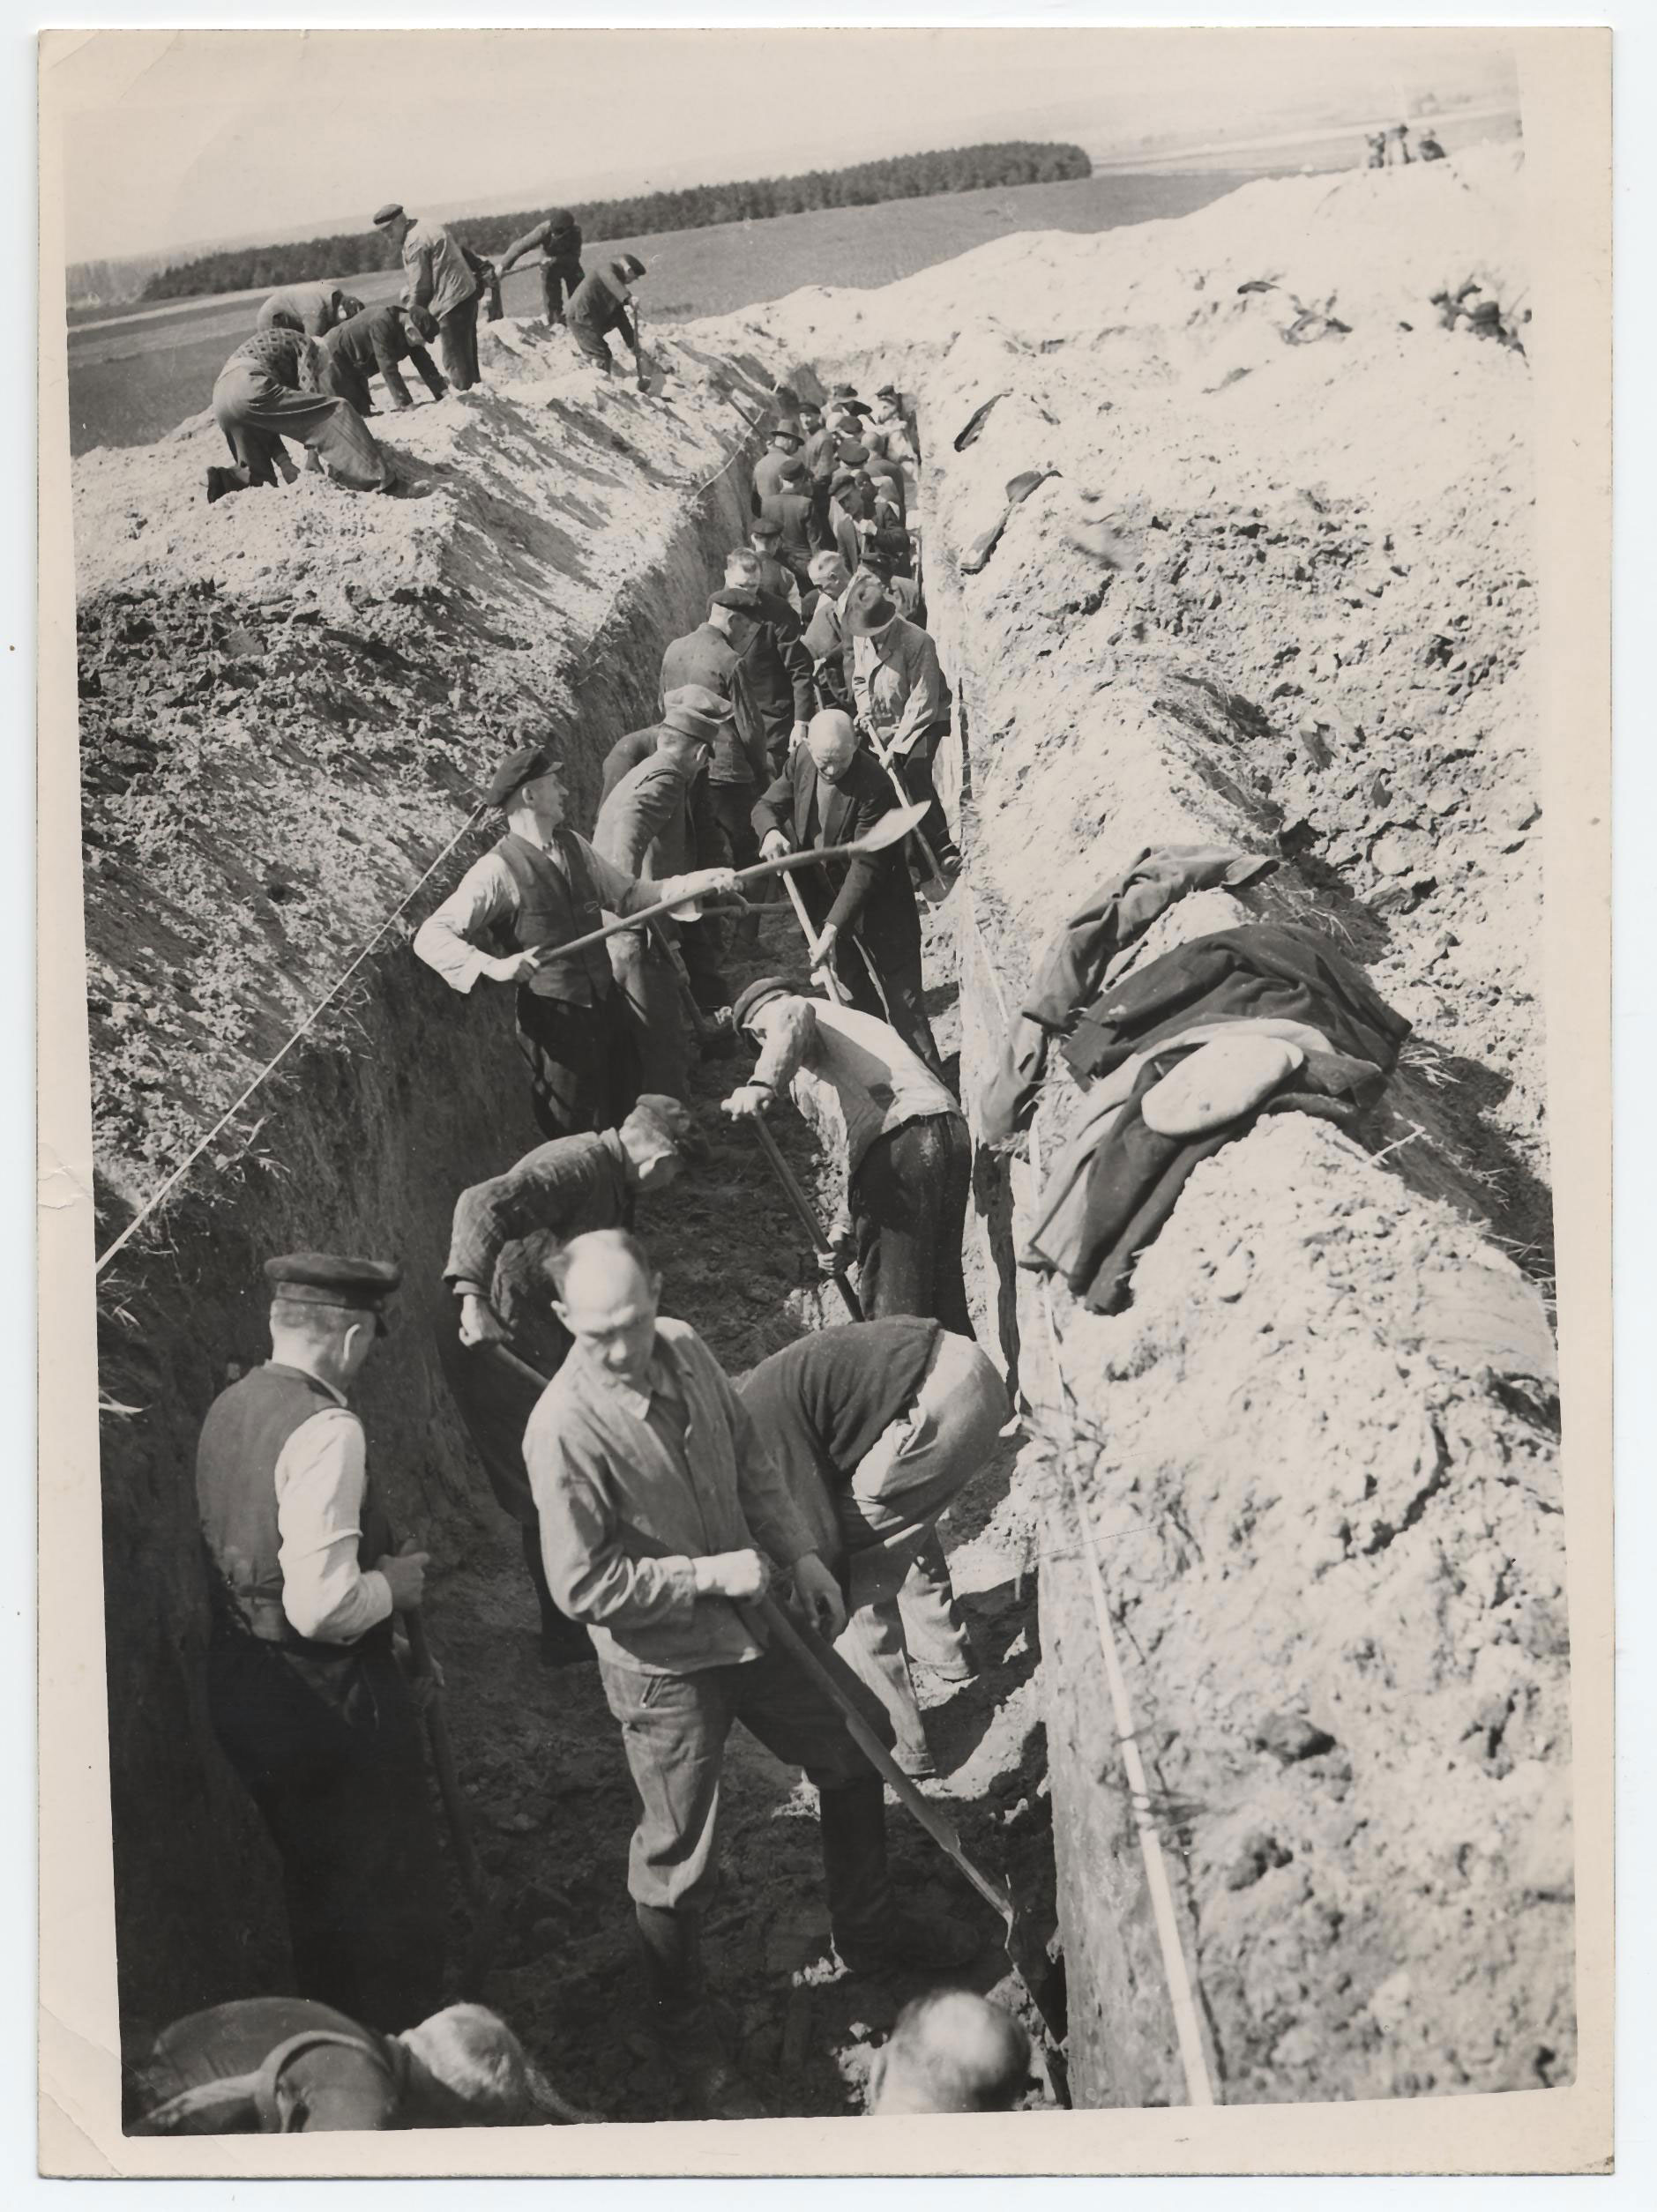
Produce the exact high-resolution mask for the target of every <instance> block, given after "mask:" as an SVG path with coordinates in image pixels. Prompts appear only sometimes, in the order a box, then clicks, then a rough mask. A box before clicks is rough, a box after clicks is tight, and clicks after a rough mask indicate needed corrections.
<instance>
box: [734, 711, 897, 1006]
mask: <svg viewBox="0 0 1657 2212" xmlns="http://www.w3.org/2000/svg"><path fill="white" fill-rule="evenodd" d="M897 803H898V801H897V797H896V794H895V793H894V792H893V791H892V786H891V784H890V783H889V782H888V780H887V778H886V777H885V776H884V774H883V773H882V771H881V770H880V767H879V765H878V764H877V762H876V760H875V758H874V756H873V755H872V754H870V753H867V752H859V753H857V754H856V755H855V756H854V757H853V760H852V763H851V766H850V767H849V768H848V769H847V771H846V773H845V775H844V776H843V777H842V778H840V782H839V783H838V784H822V783H819V781H818V778H817V767H816V764H815V763H814V762H813V761H812V758H811V756H810V753H809V752H808V751H807V750H806V749H805V747H804V746H803V745H802V746H801V747H800V749H799V750H798V751H797V752H796V753H795V756H794V757H793V759H792V760H791V761H789V763H787V766H786V767H785V768H784V770H783V771H782V772H781V774H780V776H778V778H776V780H775V782H774V783H773V784H771V785H770V786H768V787H767V788H766V790H765V792H764V793H763V794H762V795H761V797H760V798H759V799H758V801H757V802H756V804H755V807H754V815H753V822H754V829H755V831H756V833H757V834H758V837H759V838H761V839H762V841H763V839H764V838H765V834H766V832H767V831H768V830H781V831H782V834H783V835H784V837H786V838H787V839H788V842H789V843H790V844H791V845H793V846H794V847H795V850H796V851H799V852H804V851H806V850H808V849H810V848H812V847H815V846H820V845H849V844H851V843H852V842H853V841H854V840H855V838H861V837H864V836H866V835H867V834H868V832H869V831H870V830H872V829H873V828H874V826H875V824H876V823H877V822H878V821H879V819H880V817H881V816H882V815H883V814H885V813H887V812H889V811H890V809H891V808H893V807H895V806H896V805H897ZM795 882H796V883H798V884H799V886H800V890H801V892H802V896H803V897H804V899H805V904H806V908H807V911H808V912H810V915H811V918H812V920H813V922H814V923H815V924H816V926H817V928H818V929H819V930H820V929H822V928H824V927H826V926H827V924H828V923H829V922H834V923H835V924H837V925H838V927H839V930H840V935H841V936H845V935H847V934H848V933H849V932H851V931H853V930H855V932H856V934H857V936H858V938H859V939H860V940H861V942H862V945H863V947H864V949H865V950H866V951H867V952H868V954H869V956H870V959H872V960H873V961H874V962H875V963H876V964H877V966H882V967H884V966H885V965H886V964H888V963H889V962H895V961H898V960H901V959H905V958H909V957H919V954H920V949H921V918H920V915H919V913H918V912H916V909H915V904H914V886H913V885H912V884H911V883H910V881H909V864H908V861H907V859H906V858H905V856H904V849H903V847H902V845H892V846H891V847H890V848H889V849H888V850H887V851H886V852H884V853H873V854H859V856H858V857H857V858H856V859H855V860H849V861H847V862H845V863H843V864H831V865H830V866H829V867H827V868H802V869H801V870H800V872H799V874H798V875H796V876H795ZM831 897H832V903H831Z"/></svg>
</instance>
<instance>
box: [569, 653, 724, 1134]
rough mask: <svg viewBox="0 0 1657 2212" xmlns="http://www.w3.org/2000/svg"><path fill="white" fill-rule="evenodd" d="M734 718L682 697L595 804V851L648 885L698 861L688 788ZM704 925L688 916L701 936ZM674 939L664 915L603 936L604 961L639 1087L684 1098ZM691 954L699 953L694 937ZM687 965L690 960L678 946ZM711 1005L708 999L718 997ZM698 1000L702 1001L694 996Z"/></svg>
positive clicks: (685, 1050) (684, 1047)
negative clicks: (643, 752) (625, 1021)
mask: <svg viewBox="0 0 1657 2212" xmlns="http://www.w3.org/2000/svg"><path fill="white" fill-rule="evenodd" d="M730 719H732V716H731V710H730V707H729V706H728V704H727V703H726V702H725V701H724V700H723V699H720V700H718V701H717V702H716V704H715V705H714V706H713V710H712V711H705V710H702V709H698V708H697V707H693V706H690V705H688V704H685V703H684V701H683V696H681V695H675V704H672V705H669V706H668V708H667V709H666V711H664V713H663V715H662V719H661V722H660V724H659V725H658V726H657V731H656V747H655V750H654V751H653V753H652V754H650V756H648V758H646V759H645V760H642V761H640V762H639V763H638V766H637V767H636V768H631V769H630V770H629V771H628V772H627V773H626V775H625V776H623V778H622V779H621V781H620V783H618V784H617V785H616V788H615V789H614V790H613V791H612V792H611V793H610V794H609V796H608V798H607V799H606V800H605V801H604V802H603V804H602V805H601V807H600V808H599V818H598V821H597V823H595V824H594V825H593V851H594V852H595V853H599V854H600V855H601V857H602V858H603V859H604V860H608V861H609V863H610V864H611V866H612V867H614V868H619V869H620V870H621V872H622V874H623V875H629V876H636V877H637V878H638V880H639V881H640V882H641V883H652V884H654V883H659V882H661V881H662V880H664V879H665V878H667V877H668V876H673V875H684V874H687V873H688V872H689V871H690V869H691V868H692V867H693V866H694V865H695V862H696V860H697V857H698V856H697V841H696V836H695V829H694V825H693V823H692V821H691V817H690V793H691V791H692V789H693V788H694V786H695V785H696V783H697V781H698V778H700V777H701V775H702V772H703V771H704V770H705V767H706V765H707V761H708V756H709V754H710V752H711V750H712V749H713V745H714V743H715V742H716V741H717V740H718V739H719V737H720V734H722V729H723V726H724V724H725V723H727V722H728V721H729V720H730ZM703 927H705V925H703V924H701V923H692V924H691V925H690V929H691V931H692V932H693V933H695V934H696V935H697V936H698V938H699V936H700V932H701V930H702V928H703ZM680 943H681V940H680V935H679V929H678V925H677V923H676V922H675V920H673V918H672V916H671V915H665V916H663V917H662V918H661V920H658V921H655V922H651V923H647V924H646V927H644V928H642V929H629V930H625V931H623V933H622V934H621V935H619V936H615V937H612V938H611V939H610V941H609V947H608V950H609V956H610V965H611V968H612V969H613V971H614V972H615V976H616V982H617V984H618V985H619V986H620V987H621V989H622V991H623V994H625V996H626V999H627V1003H628V1007H629V1009H630V1011H631V1015H632V1018H633V1029H634V1040H635V1046H636V1049H637V1052H638V1066H639V1071H640V1080H641V1082H642V1083H643V1084H644V1085H645V1087H646V1090H650V1091H666V1092H667V1093H668V1095H669V1096H670V1097H672V1098H675V1099H683V1097H684V1096H685V1094H686V1091H687V1089H688V1087H689V1084H690V1039H689V1036H688V1034H687V1030H686V1023H685V1016H684V1009H683V1007H682V1005H681V1003H680V998H679V981H678V976H677V974H676V972H675V966H674V962H673V952H672V950H669V947H672V948H674V949H675V950H677V949H678V948H679V947H680ZM695 950H696V957H697V959H698V962H702V961H703V960H704V959H705V951H704V948H703V947H702V945H701V944H700V943H699V942H698V944H697V946H696V949H695ZM679 957H680V958H681V959H682V960H683V961H685V964H686V969H687V974H688V972H689V957H688V956H687V955H686V954H685V953H684V952H683V950H681V951H680V955H679ZM700 1003H701V1002H700V1001H699V1000H698V1005H699V1004H700ZM716 1003H717V1002H716Z"/></svg>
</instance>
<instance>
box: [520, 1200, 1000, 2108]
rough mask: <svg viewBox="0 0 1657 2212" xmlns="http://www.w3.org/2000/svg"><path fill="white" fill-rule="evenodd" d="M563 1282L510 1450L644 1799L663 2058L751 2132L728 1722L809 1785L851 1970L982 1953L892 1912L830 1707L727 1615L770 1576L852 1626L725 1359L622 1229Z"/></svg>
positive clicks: (860, 1775) (867, 1775)
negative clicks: (520, 1444)
mask: <svg viewBox="0 0 1657 2212" xmlns="http://www.w3.org/2000/svg"><path fill="white" fill-rule="evenodd" d="M556 1274H557V1283H558V1292H557V1297H556V1302H555V1309H556V1313H557V1315H558V1317H559V1319H560V1320H561V1321H562V1322H564V1326H565V1328H567V1329H569V1331H570V1333H571V1336H572V1337H574V1339H575V1348H574V1350H573V1351H572V1352H571V1354H570V1357H569V1358H568V1359H566V1360H565V1362H564V1367H562V1369H561V1370H560V1371H559V1373H558V1375H557V1376H556V1379H555V1381H554V1382H552V1383H551V1384H550V1385H549V1388H548V1389H547V1392H546V1395H545V1396H543V1397H542V1399H541V1403H540V1404H539V1405H537V1407H536V1408H535V1411H534V1414H533V1415H532V1417H531V1419H530V1423H529V1427H528V1430H527V1432H526V1435H525V1438H524V1459H525V1463H526V1466H527V1468H528V1470H529V1479H530V1484H531V1487H532V1488H533V1490H534V1498H535V1504H536V1507H537V1509H538V1510H539V1512H540V1515H541V1531H542V1536H543V1545H544V1557H545V1561H546V1568H547V1579H548V1581H549V1583H550V1584H551V1586H552V1591H553V1595H554V1597H555V1598H556V1599H557V1601H558V1603H559V1605H561V1606H563V1607H564V1610H565V1611H566V1612H570V1613H571V1614H572V1615H573V1616H574V1617H575V1618H576V1619H577V1620H585V1621H586V1623H587V1626H588V1627H589V1630H590V1631H591V1633H592V1635H593V1642H594V1643H595V1644H596V1645H597V1646H598V1651H599V1668H600V1673H601V1679H602V1681H603V1685H604V1692H605V1696H606V1698H607V1699H608V1703H609V1707H610V1710H611V1712H612V1713H613V1714H614V1715H615V1716H616V1719H617V1721H619V1722H620V1724H621V1726H622V1740H623V1747H624V1749H625V1751H626V1754H627V1762H628V1766H629V1768H630V1769H631V1774H632V1777H633V1782H634V1784H635V1787H636V1788H637V1790H638V1796H639V1799H640V1807H641V1809H640V1814H639V1821H638V1828H637V1829H636V1830H635V1832H634V1836H633V1840H632V1848H631V1853H630V1856H629V1861H628V1888H629V1889H630V1890H631V1895H632V1898H633V1906H634V1913H635V1917H636V1921H637V1925H638V1940H639V1947H640V1951H641V1955H642V1959H643V1963H644V1969H645V1975H646V1988H647V1991H648V1994H649V1997H650V2000H651V2004H652V2013H653V2020H654V2023H655V2025H656V2028H657V2030H658V2033H659V2035H660V2037H661V2044H662V2050H663V2055H664V2057H665V2058H666V2059H667V2061H668V2065H669V2067H671V2068H672V2069H673V2070H674V2071H675V2074H677V2075H678V2076H679V2078H680V2079H681V2081H682V2082H683V2085H684V2087H685V2089H687V2090H688V2091H689V2093H690V2096H691V2097H692V2098H693V2100H694V2102H695V2104H696V2105H697V2107H698V2110H699V2111H701V2112H702V2113H703V2114H705V2116H706V2117H709V2118H725V2119H741V2118H746V2117H753V2116H756V2115H758V2113H759V2112H760V2111H763V2107H762V2106H761V2104H759V2101H758V2098H757V2097H755V2096H754V2095H753V2092H752V2091H751V2089H749V2087H748V2085H747V2084H746V2083H745V2082H743V2080H742V2078H741V2076H740V2075H739V2074H737V2072H736V2071H735V2067H733V2065H732V2064H731V2062H730V2060H729V2059H728V2056H727V2055H726V2053H725V2052H724V2050H723V2048H722V2047H721V2043H720V2037H719V2033H718V2030H717V2027H716V2025H715V2023H714V2021H713V2017H712V2015H711V2013H710V2011H709V2009H708V2006H707V2000H706V1996H705V1987H704V1984H703V1980H702V1975H701V1969H700V1963H699V1959H698V1924H699V1920H700V1918H701V1914H702V1910H703V1909H704V1907H705V1905H706V1904H707V1903H708V1902H709V1901H710V1900H711V1898H712V1896H713V1890H714V1888H715V1882H716V1868H717V1821H718V1814H719V1793H720V1769H721V1767H722V1765H723V1761H724V1750H725V1742H726V1739H727V1737H728V1735H729V1733H730V1730H731V1727H732V1724H733V1723H734V1722H736V1721H738V1720H740V1721H742V1722H743V1724H744V1725H745V1726H746V1727H747V1728H748V1729H749V1730H750V1732H751V1733H752V1734H754V1735H755V1736H757V1737H758V1739H759V1740H760V1741H761V1742H762V1743H763V1744H764V1745H765V1747H766V1748H767V1749H768V1750H770V1751H771V1752H772V1753H773V1754H774V1755H775V1756H776V1757H778V1758H779V1759H781V1760H784V1761H787V1763H789V1764H790V1765H799V1766H802V1767H803V1768H804V1769H805V1772H806V1776H807V1777H808V1779H809V1780H810V1781H811V1782H812V1783H813V1784H815V1785H816V1787H817V1793H818V1797H817V1814H818V1820H819V1821H820V1824H821V1828H822V1838H823V1859H824V1873H825V1881H826V1887H827V1890H828V1903H829V1914H830V1919H831V1923H832V1928H833V1934H834V1943H835V1948H836V1949H837V1950H838V1951H839V1953H840V1957H841V1959H842V1960H843V1962H845V1964H846V1965H847V1967H849V1968H850V1969H851V1970H853V1971H854V1972H877V1971H880V1970H885V1969H888V1968H892V1967H901V1966H914V1965H921V1966H930V1967H937V1968H944V1967H945V1966H947V1965H949V1964H951V1963H952V1962H953V1963H959V1962H961V1960H962V1957H963V1955H964V1954H966V1955H970V1951H971V1950H972V1949H974V1948H976V1946H974V1945H973V1944H972V1940H971V1938H970V1937H967V1938H963V1937H962V1936H961V1934H960V1932H959V1928H958V1927H956V1926H953V1925H952V1926H951V1927H950V1928H948V1929H943V1928H937V1927H932V1926H929V1925H924V1924H922V1923H920V1922H918V1921H915V1920H914V1919H911V1918H908V1917H907V1915H905V1914H904V1913H903V1912H902V1911H901V1910H899V1906H898V1903H897V1901H896V1899H895V1897H894V1895H893V1893H892V1883H891V1879H890V1876H889V1873H888V1871H887V1865H886V1839H885V1814H884V1792H883V1789H882V1784H881V1781H880V1777H879V1776H878V1775H877V1774H876V1773H875V1772H874V1771H873V1770H872V1769H870V1766H869V1764H868V1762H867V1761H866V1759H865V1758H864V1756H863V1754H862V1752H861V1751H860V1750H859V1749H858V1748H857V1747H856V1746H855V1743H854V1742H853V1740H852V1738H851V1736H850V1734H849V1733H848V1732H847V1723H846V1721H845V1719H844V1718H843V1717H842V1716H841V1714H840V1712H839V1710H838V1709H836V1708H835V1706H834V1705H833V1704H832V1702H830V1700H829V1699H828V1698H827V1697H826V1696H825V1694H824V1693H823V1692H822V1691H821V1690H820V1689H819V1688H817V1687H815V1686H814V1685H813V1684H812V1683H811V1682H810V1680H808V1679H807V1678H806V1677H805V1676H804V1674H803V1673H802V1672H799V1671H797V1670H796V1668H795V1667H794V1666H793V1665H791V1664H790V1662H789V1660H788V1658H787V1656H786V1655H784V1654H783V1653H782V1652H780V1651H779V1650H777V1649H776V1648H775V1647H774V1646H773V1644H772V1643H771V1642H769V1640H768V1636H767V1635H766V1633H765V1629H764V1627H763V1624H757V1623H756V1621H755V1620H754V1617H753V1615H752V1614H751V1613H750V1612H748V1611H746V1610H739V1608H746V1607H748V1606H750V1605H752V1604H753V1602H754V1601H757V1600H758V1599H760V1598H763V1597H764V1596H765V1591H766V1589H767V1587H768V1585H769V1584H770V1583H771V1581H772V1579H773V1572H775V1571H778V1570H780V1571H781V1572H782V1573H784V1574H786V1575H788V1576H789V1577H790V1578H791V1579H792V1582H793V1585H794V1589H795V1594H796V1597H797V1599H798V1601H799V1602H800V1603H801V1605H802V1607H803V1608H805V1609H806V1610H807V1611H809V1612H810V1614H811V1615H812V1616H813V1617H814V1619H815V1620H816V1621H817V1623H819V1624H821V1625H822V1626H823V1627H825V1629H826V1630H827V1631H828V1632H829V1633H830V1634H831V1635H834V1634H838V1633H839V1631H840V1628H841V1627H843V1626H844V1625H845V1611H844V1607H843V1605H842V1603H841V1599H840V1587H839V1584H838V1583H836V1581H835V1579H834V1576H833V1575H832V1573H831V1572H830V1570H829V1568H827V1567H826V1566H825V1564H824V1562H823V1560H821V1558H820V1557H819V1556H818V1555H817V1552H816V1550H815V1548H814V1542H813V1536H812V1532H811V1531H810V1529H809V1528H808V1526H807V1525H806V1523H805V1521H804V1519H803V1518H802V1516H801V1514H800V1513H799V1511H798V1509H797V1508H796V1507H795V1504H794V1502H793V1501H792V1499H791V1497H790V1494H789V1492H788V1488H787V1484H786V1483H785V1482H784V1480H783V1478H782V1477H781V1475H780V1472H779V1471H778V1469H777V1467H776V1464H775V1463H774V1462H773V1459H772V1457H771V1455H770V1453H769V1451H768V1449H766V1446H765V1442H764V1441H763V1440H762V1439H761V1437H760V1435H759V1434H758V1430H757V1429H756V1427H755V1426H754V1424H753V1422H752V1421H751V1420H750V1418H749V1416H748V1415H747V1413H746V1412H745V1411H743V1405H742V1403H741V1401H740V1400H739V1399H738V1397H737V1396H736V1394H735V1391H734V1390H733V1389H732V1387H731V1384H730V1382H729V1381H728V1378H727V1376H726V1375H725V1374H724V1372H723V1371H722V1369H721V1368H720V1365H719V1363H718V1361H717V1360H716V1359H714V1358H713V1353H712V1352H710V1351H709V1350H708V1348H707V1346H706V1345H705V1344H704V1343H703V1341H702V1339H701V1338H700V1337H698V1335H697V1333H696V1331H695V1329H691V1328H690V1327H689V1325H688V1324H687V1323H685V1322H680V1321H669V1320H666V1319H662V1318H661V1317H660V1316H659V1305H660V1298H661V1278H660V1277H659V1276H658V1275H657V1274H656V1273H655V1272H654V1270H653V1268H652V1267H651V1264H650V1260H649V1256H648V1255H647V1254H646V1251H645V1249H644V1248H643V1247H642V1246H641V1245H640V1244H639V1243H638V1240H636V1239H635V1238H633V1237H631V1236H629V1235H627V1234H626V1233H624V1232H622V1231H617V1230H601V1231H600V1232H598V1233H596V1234H593V1235H591V1236H585V1237H578V1238H577V1239H576V1240H574V1242H573V1243H571V1244H569V1245H567V1246H565V1248H564V1250H563V1251H562V1252H561V1253H560V1255H558V1260H557V1263H556Z"/></svg>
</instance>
